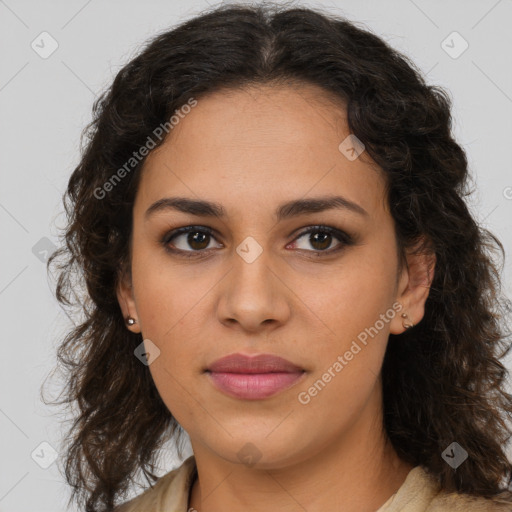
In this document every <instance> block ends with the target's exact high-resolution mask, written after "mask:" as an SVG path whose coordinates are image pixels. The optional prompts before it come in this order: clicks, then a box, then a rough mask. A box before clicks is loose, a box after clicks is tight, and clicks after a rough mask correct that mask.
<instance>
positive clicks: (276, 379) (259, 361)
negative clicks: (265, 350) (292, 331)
mask: <svg viewBox="0 0 512 512" xmlns="http://www.w3.org/2000/svg"><path fill="white" fill-rule="evenodd" d="M205 372H206V374H207V375H208V377H209V379H210V381H211V383H212V384H213V386H214V387H215V388H216V389H218V390H219V391H221V392H223V393H224V394H227V395H229V396H231V397H235V398H239V399H244V400H262V399H264V398H268V397H270V396H273V395H275V394H277V393H279V392H280V391H284V390H285V389H288V388H289V387H291V386H293V385H294V384H295V383H297V382H298V381H299V380H301V379H302V378H303V376H304V375H305V373H306V371H305V370H304V369H303V368H300V367H299V366H297V365H294V364H293V363H291V362H290V361H287V360H286V359H283V358H281V357H278V356H274V355H272V354H260V355H257V356H246V355H243V354H231V355H229V356H227V357H224V358H222V359H219V360H217V361H215V362H214V363H213V364H212V365H210V366H209V367H208V368H207V369H206V370H205Z"/></svg>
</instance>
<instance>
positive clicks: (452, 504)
mask: <svg viewBox="0 0 512 512" xmlns="http://www.w3.org/2000/svg"><path fill="white" fill-rule="evenodd" d="M445 511H450V512H511V511H512V503H500V502H497V501H494V500H491V499H486V498H477V497H474V496H469V495H467V494H457V493H446V492H440V493H439V494H438V495H437V496H436V497H435V498H434V499H433V500H432V503H431V504H430V506H429V507H428V508H427V509H426V512H445Z"/></svg>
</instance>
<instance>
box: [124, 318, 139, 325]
mask: <svg viewBox="0 0 512 512" xmlns="http://www.w3.org/2000/svg"><path fill="white" fill-rule="evenodd" d="M136 322H137V320H135V318H132V317H131V316H129V317H128V318H127V319H126V323H127V324H128V325H133V324H134V323H136Z"/></svg>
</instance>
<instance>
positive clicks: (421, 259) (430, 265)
mask: <svg viewBox="0 0 512 512" xmlns="http://www.w3.org/2000/svg"><path fill="white" fill-rule="evenodd" d="M420 247H421V250H419V249H420ZM429 247H430V246H429V245H428V244H425V243H424V240H422V241H421V242H420V243H418V244H417V245H416V246H415V247H414V248H413V249H412V250H410V251H409V252H407V253H406V255H405V258H406V262H405V263H404V265H403V268H402V269H401V270H400V275H399V279H398V287H397V297H396V300H397V301H398V302H400V304H402V309H401V310H400V312H399V314H397V315H395V317H394V318H393V320H392V321H391V325H390V332H391V334H401V333H403V332H404V331H405V330H406V327H404V323H405V324H406V325H407V324H413V325H416V324H418V323H419V322H420V321H421V319H422V318H423V316H424V315H425V302H426V301H427V298H428V294H429V292H430V286H431V284H432V280H433V279H434V268H435V264H436V255H435V252H434V251H433V249H431V248H429ZM402 314H405V315H407V317H403V316H402Z"/></svg>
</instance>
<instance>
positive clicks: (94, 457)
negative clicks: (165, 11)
mask: <svg viewBox="0 0 512 512" xmlns="http://www.w3.org/2000/svg"><path fill="white" fill-rule="evenodd" d="M291 84H310V85H311V84H312V85H316V86H319V87H321V88H322V89H323V90H324V91H325V93H326V95H327V96H331V97H335V98H338V99H339V100H340V101H342V102H344V104H345V105H346V115H347V120H348V126H349V128H350V132H351V133H353V134H354V135H355V136H357V138H358V139H359V140H360V141H361V142H362V143H363V144H364V146H365V149H366V152H367V153H368V155H369V156H371V158H372V159H373V160H374V162H375V163H376V164H377V165H378V166H379V167H380V168H381V170H382V174H383V176H385V179H386V193H387V200H388V203H389V210H390V213H391V215H392V217H393V219H394V223H395V232H396V240H397V246H398V250H399V254H401V255H402V256H403V255H405V254H406V252H407V251H412V250H415V251H423V252H425V253H427V252H429V251H430V253H434V254H435V258H436V261H435V269H434V277H433V281H432V285H431V288H430V292H429V296H428V299H427V301H426V304H425V315H424V318H423V319H422V321H421V322H419V323H418V324H417V325H415V326H414V327H413V328H410V329H408V330H406V332H404V333H403V334H400V335H392V334H391V335H390V336H389V341H388V347H387V351H386V354H385V357H384V362H383V367H382V372H381V379H382V388H383V408H384V427H385V432H386V435H387V437H388V438H389V441H390V442H391V443H392V445H393V447H394V448H395V450H396V452H397V453H398V455H399V456H400V457H401V459H403V460H404V461H407V462H408V463H410V464H412V465H415V466H416V465H422V466H423V467H425V468H426V469H427V470H428V471H429V472H430V473H431V474H433V475H435V477H436V478H437V480H438V482H439V483H440V484H441V486H442V488H443V489H445V490H447V491H455V492H459V493H466V494H470V495H474V496H482V497H486V498H493V499H494V500H500V501H502V502H505V503H512V491H511V488H510V484H511V481H512V465H511V462H510V460H509V459H508V458H507V454H506V445H507V444H508V440H509V438H510V435H511V427H510V423H509V422H510V419H511V413H512V396H511V395H509V394H508V393H507V392H506V391H505V385H506V377H507V371H506V368H505V367H504V365H503V364H502V363H501V362H500V359H501V358H502V357H503V356H504V355H506V354H507V353H508V351H509V349H510V340H509V339H508V334H509V333H508V332H507V329H506V327H507V322H506V313H507V307H508V305H509V304H510V303H509V302H508V301H506V300H505V298H504V296H503V295H502V294H501V289H500V286H501V285H500V273H501V271H502V267H500V266H499V265H498V263H495V261H494V260H495V258H494V257H495V256H497V255H499V256H500V257H501V258H504V251H503V247H502V245H501V243H500V241H499V240H498V239H497V238H496V237H495V236H494V235H493V234H492V233H490V232H489V231H488V230H487V229H484V228H483V227H481V226H480V225H479V224H478V223H477V221H476V220H475V219H474V218H473V216H472V215H471V214H470V212H469V209H468V206H467V205H466V202H465V200H464V199H465V196H468V195H469V194H470V193H471V191H470V190H469V181H470V180H469V172H468V162H467V159H466V156H465V153H464V150H463V149H462V148H461V146H460V145H459V144H458V143H457V142H456V141H455V140H454V137H453V136H452V133H451V124H452V117H451V99H450V96H449V95H448V93H447V92H446V91H445V90H443V89H442V88H440V87H438V86H431V85H427V84H426V82H425V79H424V78H423V77H422V74H421V72H420V71H419V70H418V69H417V68H416V67H415V65H414V63H413V62H411V61H410V60H409V59H408V57H406V56H404V55H402V54H401V53H399V52H398V51H396V50H395V49H393V48H392V47H391V46H389V45H388V43H386V42H385V41H383V40H382V39H381V38H379V37H378V36H376V35H374V34H373V33H371V32H370V31H369V30H367V29H365V28H364V27H358V26H357V24H356V22H350V21H348V20H347V19H345V18H343V17H341V16H339V15H336V14H332V13H327V12H321V11H318V10H311V9H309V8H305V7H290V6H289V5H284V4H281V5H277V4H272V3H262V4H259V5H254V6H247V5H241V4H235V5H233V4H231V5H227V6H226V5H225V6H220V7H215V8H212V9H209V10H208V11H204V12H202V13H200V15H197V16H196V17H194V18H192V19H190V20H188V21H186V22H183V23H182V24H180V25H178V26H176V27H175V28H173V29H172V30H169V31H166V32H163V33H161V34H158V35H157V36H156V37H154V38H153V39H152V40H150V41H149V42H147V43H146V44H145V46H144V47H143V48H142V49H141V50H140V52H139V53H138V54H137V55H136V56H135V57H134V58H133V59H132V60H131V61H130V62H128V64H126V65H125V66H124V67H123V68H122V69H121V70H120V71H119V72H118V73H117V75H116V77H115V79H114V81H113V83H112V84H111V86H110V87H109V88H108V89H107V90H105V91H104V92H103V93H102V94H101V95H100V96H99V98H98V99H97V100H96V101H95V102H94V106H93V120H92V122H91V123H90V124H89V125H88V126H87V127H86V128H85V129H84V132H83V134H82V137H86V138H87V140H86V142H85V143H84V138H82V141H81V159H80V162H79V163H78V165H77V166H76V168H75V169H74V171H73V173H72V175H71V177H70V179H69V183H68V186H67V190H66V192H65V194H64V196H63V202H64V208H65V212H66V216H67V217H66V218H67V226H66V228H65V233H64V239H63V243H62V245H61V247H60V248H59V249H58V250H57V251H56V252H55V253H54V254H53V255H52V256H51V257H50V259H49V261H48V269H50V268H51V267H52V266H53V265H56V266H57V273H58V279H57V282H56V291H55V293H56V298H57V300H58V301H59V303H60V304H61V306H62V307H63V308H64V309H65V310H66V311H71V310H72V309H73V308H74V309H75V310H78V311H80V312H81V313H82V315H83V316H82V318H81V321H80V323H78V324H77V325H75V328H74V329H72V330H71V331H70V332H67V334H66V336H65V338H64V339H63V340H62V342H61V344H60V346H59V347H58V354H57V357H58V363H59V365H60V367H61V369H62V370H63V371H64V372H65V375H66V388H65V390H63V391H62V393H64V399H63V400H61V401H59V402H57V403H58V404H62V403H65V404H67V405H68V406H72V405H76V406H77V407H78V409H77V413H76V417H75V418H74V422H73V425H72V427H71V428H70V430H69V436H68V440H67V443H68V444H67V445H66V459H65V477H66V479H67V481H68V483H69V484H70V485H71V487H72V497H71V498H70V501H71V500H72V499H76V501H77V502H79V503H81V504H82V506H83V507H85V510H86V511H88V512H93V511H98V512H100V511H106V510H111V509H112V508H113V507H114V506H115V505H116V504H117V501H118V499H119V498H121V497H124V496H126V493H127V491H128V490H129V489H130V484H133V483H134V482H135V476H136V475H137V474H138V473H139V472H142V473H143V474H144V475H145V477H146V479H147V481H148V482H149V484H150V486H152V485H153V483H154V481H156V480H157V476H156V475H155V474H154V471H155V467H156V466H155V461H156V456H157V453H158V450H159V449H160V448H162V447H163V446H164V444H165V442H166V441H167V440H169V439H174V440H175V442H176V445H177V446H178V444H179V440H180V439H181V434H182V433H183V432H184V431H183V429H182V428H181V427H180V425H179V424H178V422H177V421H176V420H175V419H174V418H173V416H172V414H171V413H170V411H169V410H168V409H167V408H166V406H165V404H164V403H163V401H162V399H161V397H160V395H159V393H158V391H157V389H156V387H155V384H154V382H153V380H152V378H151V375H150V372H149V368H148V367H147V366H146V365H143V364H141V363H140V361H139V360H138V359H137V358H136V357H134V349H135V348H136V347H137V346H138V345H139V344H140V343H141V341H142V335H141V334H135V333H132V332H130V331H129V330H128V329H127V328H126V325H125V320H124V318H123V314H122V311H121V309H120V306H119V303H118V300H117V296H116V288H117V284H118V282H119V279H120V276H121V273H122V271H123V270H126V269H129V267H130V243H131V241H130V238H131V230H132V209H133V203H134V199H135V195H136V191H137V186H138V181H139V179H140V174H141V170H142V166H143V164H144V161H145V158H142V159H140V161H137V163H136V165H133V169H131V170H130V171H129V172H126V175H125V176H123V177H122V179H119V180H118V181H117V182H116V183H115V184H112V186H111V187H109V191H108V193H104V194H103V192H102V195H103V196H104V197H102V198H101V199H100V198H98V196H99V194H98V192H97V191H98V190H99V189H102V190H107V187H105V186H104V185H105V184H106V183H107V182H109V180H110V183H112V177H113V174H114V172H115V170H116V169H121V168H123V165H124V166H125V167H124V169H125V170H126V165H125V164H126V162H127V161H129V160H130V159H131V158H132V156H133V155H134V152H136V151H138V150H139V149H140V148H141V147H142V146H143V145H144V144H146V143H147V140H148V136H150V135H151V134H154V133H155V128H156V127H158V126H161V125H163V124H165V123H168V120H169V118H170V117H171V116H172V115H173V114H174V113H175V112H176V111H177V110H178V109H179V108H181V106H183V105H184V104H185V103H187V102H188V101H190V100H191V98H199V101H200V98H201V97H202V96H205V95H208V94H211V93H213V92H215V91H220V90H221V89H226V90H229V89H237V88H238V89H243V88H244V87H250V86H253V85H254V86H257V85H271V86H280V85H282V86H287V85H291ZM164 140H166V139H165V137H164V138H162V139H160V140H159V141H154V142H155V146H159V145H160V144H161V143H162V142H163V141H164ZM402 260H403V261H405V259H404V258H402ZM57 262H60V263H59V264H58V265H57ZM79 287H82V288H83V291H84V293H82V295H80V293H79ZM60 396H62V394H61V395H60ZM454 441H455V442H457V443H458V444H459V445H460V446H461V447H462V448H464V449H465V450H466V451H467V453H468V458H467V459H466V460H465V461H464V463H463V464H461V465H460V466H459V467H458V468H457V470H456V471H455V470H454V469H452V467H451V466H450V465H448V464H447V463H446V462H445V461H444V460H443V458H442V452H443V451H444V450H445V449H446V448H447V447H448V446H449V445H450V444H451V443H452V442H454ZM179 449H180V448H179V446H178V450H179ZM178 453H179V452H178Z"/></svg>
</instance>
